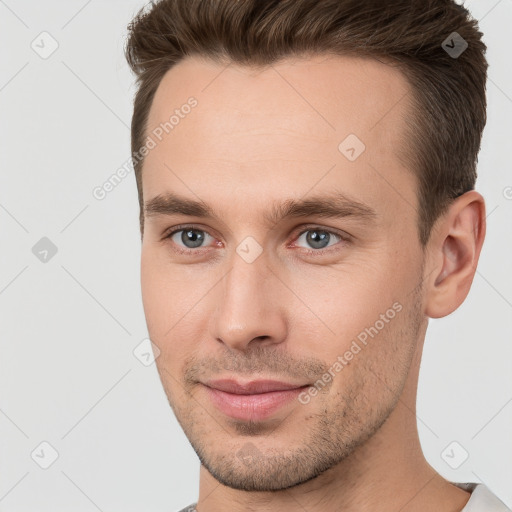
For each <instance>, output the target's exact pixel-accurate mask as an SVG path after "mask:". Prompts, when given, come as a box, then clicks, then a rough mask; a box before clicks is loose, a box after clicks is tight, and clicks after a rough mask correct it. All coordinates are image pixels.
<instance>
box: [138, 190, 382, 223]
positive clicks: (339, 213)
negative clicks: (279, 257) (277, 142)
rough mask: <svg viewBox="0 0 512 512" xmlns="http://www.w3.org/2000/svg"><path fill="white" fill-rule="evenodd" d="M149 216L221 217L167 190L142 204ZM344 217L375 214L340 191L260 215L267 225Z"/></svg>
mask: <svg viewBox="0 0 512 512" xmlns="http://www.w3.org/2000/svg"><path fill="white" fill-rule="evenodd" d="M144 212H145V215H146V216H148V217H155V216H160V215H185V216H189V217H202V218H211V219H217V220H220V215H218V214H217V213H216V212H215V210H214V209H213V208H212V207H211V206H209V205H208V204H207V203H205V202H204V201H197V200H195V199H189V198H186V197H183V196H179V195H177V194H174V193H171V192H167V193H165V194H159V195H157V196H155V197H153V198H152V199H150V200H149V201H147V202H146V203H145V204H144ZM312 216H316V217H322V218H333V219H335V218H345V217H353V218H357V219H361V220H364V221H371V220H374V219H376V218H377V217H378V215H377V212H376V211H375V210H374V209H373V208H372V207H370V206H369V205H367V204H365V203H362V202H360V201H357V200H355V199H352V198H350V197H348V196H346V195H345V194H342V193H340V192H330V193H324V194H322V195H317V196H312V197H309V198H307V199H285V200H284V201H282V202H280V203H278V202H274V203H273V204H272V205H271V208H270V211H269V212H267V213H264V214H263V220H264V221H265V222H267V223H268V224H277V223H278V222H279V221H280V220H283V219H287V218H300V217H312Z"/></svg>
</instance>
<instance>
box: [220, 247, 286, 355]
mask: <svg viewBox="0 0 512 512" xmlns="http://www.w3.org/2000/svg"><path fill="white" fill-rule="evenodd" d="M240 247H241V248H242V249H244V248H246V247H244V244H243V243H242V244H240ZM240 247H239V249H240ZM241 254H242V256H240V255H239V254H238V253H234V254H233V258H232V261H231V269H230V271H229V272H228V273H227V274H226V275H225V277H224V279H223V280H222V282H221V283H219V289H220V294H219V296H218V298H217V300H218V304H217V307H216V309H215V315H214V317H213V326H212V329H213V333H212V334H213V336H214V338H215V339H217V340H218V341H221V342H223V343H224V344H226V345H227V346H229V347H231V348H235V349H238V350H244V349H246V348H247V347H248V345H249V344H250V343H251V342H252V341H253V340H255V341H254V343H256V342H257V343H259V344H272V343H280V342H281V341H283V340H284V339H285V337H286V319H285V317H284V311H283V309H282V305H280V303H279V300H278V295H279V291H278V290H277V286H278V283H279V281H278V280H277V279H276V278H275V277H274V276H273V274H272V272H271V271H270V270H269V268H267V261H266V258H265V257H264V255H263V254H261V255H260V256H258V257H257V258H256V259H255V260H253V261H252V262H249V261H250V259H244V257H243V252H242V253H241ZM256 338H257V340H256Z"/></svg>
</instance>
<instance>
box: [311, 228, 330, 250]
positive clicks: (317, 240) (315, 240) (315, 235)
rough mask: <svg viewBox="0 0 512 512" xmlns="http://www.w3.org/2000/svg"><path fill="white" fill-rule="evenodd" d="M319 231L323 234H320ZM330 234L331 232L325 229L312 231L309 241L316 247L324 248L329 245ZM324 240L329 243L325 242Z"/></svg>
mask: <svg viewBox="0 0 512 512" xmlns="http://www.w3.org/2000/svg"><path fill="white" fill-rule="evenodd" d="M319 233H322V234H321V235H319ZM329 236H330V235H329V233H326V232H325V231H310V232H309V234H308V236H307V241H308V243H309V244H311V245H312V246H313V247H314V248H315V249H322V248H324V247H325V246H326V245H327V243H329ZM323 242H327V243H325V244H324V243H323Z"/></svg>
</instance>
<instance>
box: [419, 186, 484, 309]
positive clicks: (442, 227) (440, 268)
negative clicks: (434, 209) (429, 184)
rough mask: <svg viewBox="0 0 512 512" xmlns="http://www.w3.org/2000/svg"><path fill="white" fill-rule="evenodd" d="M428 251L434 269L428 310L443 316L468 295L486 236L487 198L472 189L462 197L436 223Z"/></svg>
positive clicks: (430, 284)
mask: <svg viewBox="0 0 512 512" xmlns="http://www.w3.org/2000/svg"><path fill="white" fill-rule="evenodd" d="M436 224H437V226H436V229H435V235H434V236H433V237H432V239H431V241H430V242H429V247H428V249H427V250H428V251H429V254H430V256H431V257H430V260H431V261H432V263H433V268H434V270H433V271H432V273H431V279H430V280H429V282H428V293H427V303H426V310H425V314H426V315H427V316H429V317H430V318H442V317H444V316H446V315H449V314H450V313H452V312H453V311H455V310H456V309H457V308H458V307H459V306H460V305H461V304H462V303H463V302H464V300H465V299H466V297H467V295H468V293H469V290H470V288H471V284H472V282H473V278H474V276H475V272H476V267H477V264H478V258H479V256H480V251H481V249H482V245H483V241H484V238H485V202H484V199H483V197H482V196H481V195H480V194H479V193H478V192H476V191H474V190H471V191H469V192H466V193H465V194H463V195H462V196H460V197H458V198H457V199H456V200H455V201H454V202H453V203H452V205H451V206H450V207H449V209H448V211H447V212H446V213H445V214H444V215H443V216H442V218H440V219H439V220H438V222H437V223H436Z"/></svg>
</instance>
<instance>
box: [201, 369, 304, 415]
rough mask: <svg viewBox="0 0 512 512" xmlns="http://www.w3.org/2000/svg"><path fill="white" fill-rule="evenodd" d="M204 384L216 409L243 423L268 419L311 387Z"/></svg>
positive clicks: (227, 381)
mask: <svg viewBox="0 0 512 512" xmlns="http://www.w3.org/2000/svg"><path fill="white" fill-rule="evenodd" d="M202 384H203V386H204V389H205V390H206V392H207V394H208V396H209V399H210V400H211V402H212V403H213V404H214V405H215V406H216V407H217V409H219V410H220V411H221V412H222V413H224V414H225V415H227V416H230V417H231V418H235V419H238V420H244V421H249V420H251V421H262V420H264V419H266V418H268V417H269V416H271V415H273V414H274V413H276V412H277V411H278V410H279V409H281V408H282V407H284V406H285V405H286V404H288V403H290V402H291V401H292V400H293V399H294V398H296V397H297V395H299V393H300V392H301V391H302V390H303V389H305V388H307V387H308V386H309V384H306V385H303V384H293V383H288V382H281V381H276V380H256V381H250V382H238V381H236V380H232V379H218V380H210V381H206V382H203V383H202Z"/></svg>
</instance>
